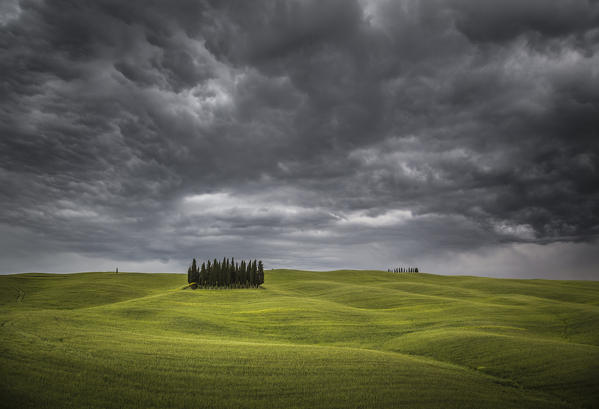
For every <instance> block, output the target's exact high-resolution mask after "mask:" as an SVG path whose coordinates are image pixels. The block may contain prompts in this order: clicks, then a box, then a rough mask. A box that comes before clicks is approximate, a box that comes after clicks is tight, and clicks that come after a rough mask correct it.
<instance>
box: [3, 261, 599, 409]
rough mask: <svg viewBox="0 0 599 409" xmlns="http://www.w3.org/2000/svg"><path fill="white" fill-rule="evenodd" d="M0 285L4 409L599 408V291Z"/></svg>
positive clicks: (338, 282) (398, 282) (18, 281)
mask: <svg viewBox="0 0 599 409" xmlns="http://www.w3.org/2000/svg"><path fill="white" fill-rule="evenodd" d="M265 282H266V283H265V284H264V286H263V287H264V288H261V289H239V290H195V291H194V290H190V289H186V290H183V289H182V288H183V286H184V285H185V284H186V276H185V275H172V274H123V273H121V274H118V275H115V274H114V273H82V274H69V275H54V274H52V275H50V274H20V275H10V276H0V325H1V326H0V350H1V353H0V388H1V389H0V392H1V397H0V405H1V406H2V407H7V408H9V407H10V408H43V407H49V408H125V407H127V408H129V407H131V408H262V407H264V408H269V409H273V408H397V407H406V408H592V407H599V282H580V281H546V280H506V279H504V280H499V279H489V278H479V277H445V276H435V275H428V274H393V273H387V272H380V271H334V272H307V271H295V270H272V271H267V272H266V278H265Z"/></svg>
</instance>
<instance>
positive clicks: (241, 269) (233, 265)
mask: <svg viewBox="0 0 599 409" xmlns="http://www.w3.org/2000/svg"><path fill="white" fill-rule="evenodd" d="M187 282H188V283H189V285H190V287H191V288H194V289H195V288H198V287H200V288H218V287H222V288H258V287H259V286H260V285H261V284H264V265H263V264H262V260H249V261H247V262H246V261H245V260H241V262H239V263H237V262H235V259H234V258H231V259H228V258H223V260H222V261H219V260H217V259H214V260H213V261H212V262H210V260H207V261H206V262H202V265H201V266H200V265H199V263H198V261H197V260H196V259H195V258H194V259H193V261H192V262H191V265H190V266H189V268H188V269H187Z"/></svg>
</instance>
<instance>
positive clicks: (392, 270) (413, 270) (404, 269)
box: [387, 267, 418, 273]
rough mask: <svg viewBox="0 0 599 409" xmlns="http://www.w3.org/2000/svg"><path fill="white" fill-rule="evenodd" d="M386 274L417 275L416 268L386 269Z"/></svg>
mask: <svg viewBox="0 0 599 409" xmlns="http://www.w3.org/2000/svg"><path fill="white" fill-rule="evenodd" d="M387 272H388V273H417V272H418V267H395V268H388V269H387Z"/></svg>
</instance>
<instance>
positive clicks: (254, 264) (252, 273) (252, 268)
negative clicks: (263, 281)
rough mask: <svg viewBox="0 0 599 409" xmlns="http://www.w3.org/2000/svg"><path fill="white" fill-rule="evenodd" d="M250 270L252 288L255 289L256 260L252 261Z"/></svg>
mask: <svg viewBox="0 0 599 409" xmlns="http://www.w3.org/2000/svg"><path fill="white" fill-rule="evenodd" d="M249 270H250V286H252V287H253V286H255V285H256V260H254V261H253V262H252V260H250V265H249Z"/></svg>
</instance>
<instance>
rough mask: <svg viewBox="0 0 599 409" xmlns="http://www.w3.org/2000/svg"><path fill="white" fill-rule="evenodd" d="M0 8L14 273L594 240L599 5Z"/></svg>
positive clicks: (415, 258) (352, 257)
mask: <svg viewBox="0 0 599 409" xmlns="http://www.w3.org/2000/svg"><path fill="white" fill-rule="evenodd" d="M0 10H2V18H1V19H0V46H1V47H0V75H1V78H2V81H1V82H0V90H1V92H0V101H1V109H0V135H1V139H0V164H1V165H0V183H1V186H2V187H1V188H0V199H1V204H0V209H1V213H0V223H2V225H3V226H4V228H3V233H2V235H3V237H2V240H3V242H4V243H5V246H4V248H6V249H10V250H7V252H10V253H6V254H3V256H2V258H3V260H7V261H6V265H4V266H0V268H1V269H2V270H5V271H9V270H11V269H12V270H14V269H25V270H29V269H43V266H39V267H38V266H35V267H28V264H27V263H25V262H23V261H22V258H23V257H22V255H19V256H17V254H21V253H23V251H22V249H23V248H27V250H28V252H36V253H39V254H47V255H48V256H47V257H46V258H44V262H49V263H50V261H49V260H51V259H52V254H56V257H60V254H67V253H68V254H71V255H69V256H68V257H71V258H69V260H71V261H69V262H67V263H71V265H73V266H75V265H77V266H79V264H77V263H79V262H80V261H77V260H80V258H81V257H92V258H93V257H96V258H98V260H100V259H102V260H131V261H140V262H141V261H151V260H160V261H161V262H164V263H166V264H165V265H168V266H169V267H168V268H171V267H173V266H174V267H173V268H179V267H180V266H181V264H182V263H184V262H185V261H186V260H187V258H188V257H190V255H193V254H197V251H198V249H200V252H201V253H202V254H200V255H201V256H214V255H216V256H219V257H221V256H223V255H229V254H233V255H238V256H240V257H242V256H243V257H249V256H256V255H257V256H261V257H263V258H265V259H267V260H268V261H270V262H271V263H273V264H275V265H289V266H294V265H297V266H306V267H313V268H319V267H335V266H338V267H351V266H359V267H368V266H374V267H385V266H386V264H387V263H395V262H397V261H402V260H403V261H410V262H414V263H416V262H418V263H420V264H423V263H424V264H426V263H428V266H429V267H430V268H436V266H438V265H439V263H442V262H441V261H439V260H441V259H439V257H441V256H443V257H445V256H446V259H444V260H458V261H456V262H462V263H464V265H468V266H470V267H472V265H474V264H475V263H474V262H473V261H472V260H473V259H472V258H468V257H469V256H467V255H468V254H472V253H473V252H474V253H475V252H477V251H483V250H484V251H492V249H495V250H496V253H493V254H496V255H497V257H496V259H497V260H500V259H505V258H506V257H508V256H507V255H506V254H508V253H509V252H507V250H505V249H506V248H507V247H506V246H516V247H517V246H529V247H526V249H527V252H528V253H529V254H533V253H534V252H535V251H538V252H541V250H531V249H535V248H540V247H534V246H535V245H537V244H542V245H543V246H545V247H543V248H557V247H551V246H561V247H559V248H560V249H563V251H570V252H571V253H572V254H574V253H575V252H577V251H578V250H572V248H571V247H567V246H565V245H563V243H574V244H573V245H575V243H581V242H585V243H591V244H589V245H591V246H593V245H595V244H593V243H595V241H594V240H595V239H596V236H597V234H598V233H599V231H598V230H599V215H598V207H599V206H598V204H599V197H598V191H597V187H596V186H598V185H599V178H598V175H597V167H598V165H599V158H598V154H599V146H598V142H597V141H598V140H599V139H598V136H599V135H598V128H599V119H598V118H599V78H598V77H599V73H598V71H597V68H596V67H597V66H599V64H598V63H599V57H598V52H599V20H598V19H599V3H598V2H596V1H583V0H571V1H536V0H535V1H527V2H520V1H508V2H501V3H498V2H494V1H465V0H454V1H430V2H429V1H426V2H425V1H399V0H398V1H346V0H343V1H342V0H331V1H324V2H323V1H312V0H305V1H270V0H269V1H266V0H265V1H254V2H242V1H178V2H175V3H172V2H169V3H167V2H147V1H144V2H141V1H130V2H120V1H119V2H117V1H77V2H71V1H53V2H44V1H33V0H32V1H20V2H17V1H12V2H11V1H7V2H5V3H4V4H3V5H2V8H0ZM24 243H29V244H24ZM560 243H562V244H560ZM581 245H582V244H581ZM585 245H586V244H585ZM530 246H533V247H530ZM516 247H515V248H516ZM517 248H520V247H517ZM522 248H524V247H522ZM16 249H21V251H20V253H19V251H17V250H16ZM489 249H491V250H489ZM585 249H586V248H585ZM514 251H516V250H514ZM506 252H507V253H506ZM578 253H580V254H583V253H584V254H585V255H586V256H585V257H587V258H588V257H589V256H588V254H590V252H589V251H587V250H584V251H578ZM578 253H576V254H578ZM10 254H15V256H13V259H11V256H10ZM509 254H511V253H509ZM535 254H536V253H535ZM63 257H65V260H66V259H67V258H68V257H67V256H63ZM77 257H79V258H77ZM435 257H436V258H435ZM502 257H503V258H502ZM433 259H434V260H437V261H433ZM81 260H82V259H81ZM86 260H87V259H86ZM427 260H431V261H427ZM460 260H461V261H460ZM588 260H589V261H588V263H587V264H586V265H587V266H588V265H592V263H593V262H594V261H592V260H591V258H588ZM381 262H382V263H384V265H382V266H381V265H378V264H377V263H381ZM169 263H170V264H169ZM435 263H436V264H435ZM468 263H469V264H468ZM473 263H474V264H473ZM479 263H480V265H482V264H484V263H482V262H479ZM523 263H524V262H523ZM50 264H52V263H50ZM524 264H526V263H524ZM524 264H523V265H524ZM529 264H530V263H529ZM529 264H526V265H527V266H528V265H529ZM52 265H59V263H58V264H57V262H55V263H54V264H52ZM144 266H147V265H144ZM65 268H69V267H68V266H67V267H65ZM72 268H75V267H72ZM90 268H93V267H90ZM157 268H161V267H157ZM165 268H166V267H165ZM472 268H473V267H472ZM472 268H471V270H472ZM481 268H482V267H481ZM514 268H515V267H514ZM526 268H528V267H526ZM580 268H581V269H582V270H584V268H583V267H580ZM582 270H581V271H582ZM585 271H586V270H585ZM455 272H458V271H455ZM481 273H482V274H484V272H482V271H481ZM574 273H575V272H574ZM574 273H573V274H574ZM514 274H515V273H514ZM584 274H587V273H584ZM585 277H586V276H585Z"/></svg>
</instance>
